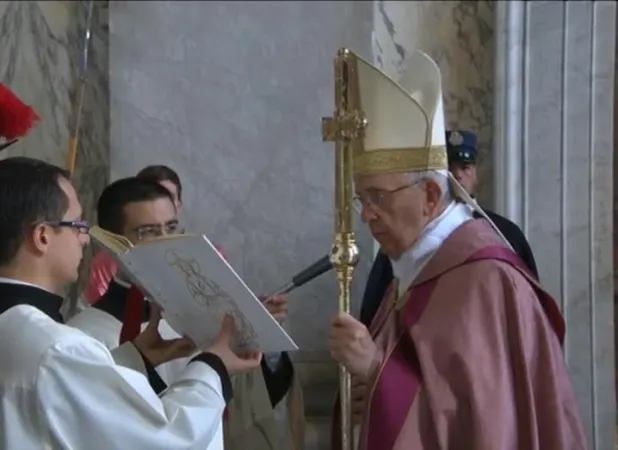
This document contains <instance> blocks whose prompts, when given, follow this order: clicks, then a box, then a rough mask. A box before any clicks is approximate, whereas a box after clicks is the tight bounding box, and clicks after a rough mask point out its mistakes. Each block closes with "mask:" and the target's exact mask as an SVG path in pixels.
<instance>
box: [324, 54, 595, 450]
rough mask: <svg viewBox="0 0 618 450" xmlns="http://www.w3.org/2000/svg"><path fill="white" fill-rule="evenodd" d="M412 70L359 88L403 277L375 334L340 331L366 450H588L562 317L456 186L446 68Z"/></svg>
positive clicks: (373, 224) (373, 190) (383, 307)
mask: <svg viewBox="0 0 618 450" xmlns="http://www.w3.org/2000/svg"><path fill="white" fill-rule="evenodd" d="M409 56H410V58H409V67H408V70H407V71H406V73H404V74H402V76H401V78H400V83H399V84H396V83H394V82H393V81H392V80H391V79H389V78H388V77H387V76H386V75H385V74H384V73H382V72H380V71H379V70H378V69H376V68H374V67H371V66H370V65H369V64H368V63H366V62H365V61H363V60H361V59H360V58H356V59H354V60H353V61H354V62H355V63H356V65H353V67H355V70H354V71H352V75H351V77H354V76H356V77H357V79H355V80H354V78H353V79H352V81H351V83H352V84H353V85H356V86H359V92H358V95H359V96H360V97H359V98H357V100H358V104H360V105H362V110H363V113H364V118H365V119H366V120H367V123H368V124H369V126H367V127H366V128H365V130H364V135H363V137H362V139H363V145H362V146H360V145H359V146H358V147H357V148H356V153H355V154H354V161H353V167H352V168H351V170H352V172H353V176H354V185H355V186H354V188H355V191H356V193H357V195H358V198H359V200H360V202H361V205H362V210H361V219H362V220H363V222H364V223H365V224H366V225H367V227H368V228H369V230H370V232H371V234H372V236H373V237H374V238H375V239H376V240H377V241H378V242H379V244H380V248H381V249H382V251H383V253H384V254H385V255H387V257H388V258H389V260H390V262H391V267H392V271H393V279H392V281H391V283H390V284H389V286H388V288H387V290H386V293H385V294H384V296H383V298H382V299H380V301H379V309H378V311H377V313H375V315H374V317H373V320H372V322H371V324H370V325H366V324H363V323H362V322H360V321H358V320H357V319H356V318H354V317H352V316H351V315H349V314H345V313H341V312H340V313H338V314H337V315H336V316H335V317H334V318H333V320H332V323H331V329H330V336H329V344H330V345H329V346H330V351H331V354H332V355H333V358H334V359H335V360H336V361H337V362H339V363H340V364H342V365H343V366H344V367H345V368H346V369H347V370H348V371H349V372H350V373H351V374H352V376H353V377H354V378H355V379H357V380H358V381H359V382H360V383H364V384H365V385H366V388H365V394H366V395H365V396H364V401H363V406H364V407H363V410H362V418H361V420H360V421H358V423H359V424H360V430H359V431H360V433H359V436H360V437H361V439H360V448H362V449H364V450H408V449H414V448H426V449H429V448H432V449H434V448H466V449H506V448H510V449H514V448H521V449H524V448H525V449H529V450H562V449H566V448H570V449H575V448H577V449H582V450H583V449H585V448H586V442H585V433H584V431H583V427H582V422H581V420H580V418H579V411H578V406H577V402H576V399H575V394H574V392H573V388H572V385H571V381H570V379H569V374H568V370H567V367H566V364H565V360H564V354H563V351H562V344H563V342H564V335H565V323H564V319H563V318H562V316H561V313H560V310H559V308H558V306H557V303H556V301H555V300H554V299H553V298H552V297H551V296H550V295H549V294H548V293H547V292H545V291H544V289H543V287H542V286H541V285H540V284H539V282H538V280H537V279H536V277H535V276H534V275H532V274H531V273H530V270H529V268H527V267H526V266H525V264H524V263H523V262H522V261H521V258H519V257H518V256H517V254H516V253H515V252H513V251H512V249H511V248H510V246H509V244H508V242H507V241H506V239H505V238H504V236H503V235H502V233H500V232H499V230H498V228H497V227H496V226H495V224H493V223H492V222H491V221H490V220H487V215H486V214H485V213H484V212H483V211H482V209H480V208H479V207H478V205H477V204H476V202H475V201H474V200H473V199H472V198H471V197H470V194H469V193H467V192H466V191H465V189H464V188H463V187H462V186H461V184H459V182H457V180H456V179H455V177H454V176H453V175H452V174H450V173H449V171H448V169H449V167H448V156H447V148H446V133H445V130H444V116H443V108H442V93H441V89H440V71H439V68H438V66H437V64H436V63H435V62H434V61H433V60H431V58H430V57H429V56H427V55H425V54H424V53H422V52H420V51H417V52H415V53H413V54H411V55H409ZM346 58H347V59H348V60H351V59H352V58H354V54H353V53H351V52H350V53H348V54H347V55H346ZM378 94H379V95H378ZM449 144H451V145H460V144H461V140H455V142H453V141H452V140H451V142H450V143H449ZM473 210H474V211H477V212H478V214H480V215H481V217H483V219H476V218H475V217H474V215H473V213H472V211H473ZM334 417H335V420H337V419H338V417H339V414H338V412H336V413H335V416H334ZM333 430H334V431H335V432H338V431H339V430H341V427H340V426H334V427H333ZM333 437H334V439H333V443H335V446H333V449H334V450H336V449H337V448H339V447H338V446H337V445H336V444H337V443H339V442H341V437H340V436H336V435H335V436H333Z"/></svg>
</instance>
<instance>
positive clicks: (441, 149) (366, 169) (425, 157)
mask: <svg viewBox="0 0 618 450" xmlns="http://www.w3.org/2000/svg"><path fill="white" fill-rule="evenodd" d="M353 165H354V174H355V175H373V174H380V173H396V172H424V171H427V170H448V160H447V154H446V147H445V146H435V147H410V148H384V149H378V150H372V151H363V152H358V153H357V154H356V155H355V156H354V161H353Z"/></svg>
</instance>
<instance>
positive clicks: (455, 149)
mask: <svg viewBox="0 0 618 450" xmlns="http://www.w3.org/2000/svg"><path fill="white" fill-rule="evenodd" d="M446 142H447V144H446V148H447V152H448V164H449V171H450V172H451V173H452V174H453V175H454V176H455V179H456V180H457V181H458V182H459V183H460V184H461V185H462V186H463V187H464V189H465V190H466V191H467V192H468V193H469V194H470V195H471V196H472V198H475V195H476V186H477V182H478V178H477V170H476V162H477V159H476V157H477V138H476V134H474V133H473V132H472V131H465V130H460V131H447V132H446ZM483 211H485V213H486V214H487V215H488V216H489V219H490V220H491V221H492V222H493V223H494V224H495V225H496V227H498V229H499V230H500V232H501V233H502V234H503V235H504V237H505V238H506V240H507V241H509V244H511V247H513V250H514V251H515V253H517V254H518V255H519V257H520V258H521V259H522V261H523V262H524V263H525V264H526V266H527V267H528V269H530V272H532V274H533V275H534V276H535V277H536V278H537V279H538V278H539V274H538V270H537V267H536V261H535V260H534V255H533V254H532V249H531V248H530V244H529V243H528V240H527V239H526V236H524V233H523V232H522V231H521V229H520V228H519V227H518V226H517V225H516V224H514V223H513V222H511V221H510V220H509V219H507V218H506V217H504V216H501V215H500V214H497V213H495V212H493V211H490V210H488V209H486V208H483ZM479 217H480V215H479V214H478V213H476V214H475V218H477V219H478V218H479Z"/></svg>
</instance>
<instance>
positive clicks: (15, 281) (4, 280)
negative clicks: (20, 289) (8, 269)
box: [0, 277, 50, 292]
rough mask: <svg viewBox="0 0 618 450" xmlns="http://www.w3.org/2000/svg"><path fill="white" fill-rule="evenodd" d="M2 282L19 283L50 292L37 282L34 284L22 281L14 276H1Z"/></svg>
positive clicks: (0, 281) (0, 280)
mask: <svg viewBox="0 0 618 450" xmlns="http://www.w3.org/2000/svg"><path fill="white" fill-rule="evenodd" d="M0 283H5V284H18V285H20V286H30V287H33V288H37V289H41V290H43V291H45V292H50V291H49V290H48V289H45V288H43V287H41V286H38V285H36V284H32V283H28V282H26V281H21V280H15V279H13V278H5V277H0Z"/></svg>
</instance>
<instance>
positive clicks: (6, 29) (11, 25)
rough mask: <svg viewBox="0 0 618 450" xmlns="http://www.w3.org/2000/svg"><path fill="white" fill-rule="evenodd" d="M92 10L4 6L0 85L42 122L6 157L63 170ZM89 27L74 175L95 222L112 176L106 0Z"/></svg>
mask: <svg viewBox="0 0 618 450" xmlns="http://www.w3.org/2000/svg"><path fill="white" fill-rule="evenodd" d="M87 12H88V2H66V1H24V2H17V1H0V49H2V50H1V52H2V58H0V81H1V82H2V83H5V84H6V85H8V86H9V87H10V88H11V89H12V90H13V91H14V92H15V93H16V94H17V95H18V96H19V97H20V98H21V99H22V100H24V102H26V103H28V104H30V105H32V106H33V107H34V109H35V110H36V111H37V113H38V114H39V116H40V117H41V123H40V124H39V125H38V126H37V127H36V128H35V129H34V130H33V131H32V133H31V134H30V135H29V136H28V137H27V138H25V139H23V140H22V141H21V142H19V143H17V144H15V145H13V146H11V147H10V148H9V149H8V150H7V151H5V152H4V153H3V155H2V156H14V155H25V156H31V157H36V158H40V159H43V160H45V161H48V162H51V163H54V164H57V165H59V166H62V167H64V166H65V164H66V157H67V148H68V139H69V127H70V120H72V112H73V111H72V109H73V108H72V100H73V97H74V95H75V90H76V87H77V79H78V73H79V71H78V68H77V64H78V57H79V55H80V52H81V51H82V50H81V48H82V47H83V35H84V30H85V27H86V23H87ZM91 29H92V38H91V45H90V52H89V69H88V72H87V74H86V81H85V83H86V89H85V93H84V103H83V109H82V111H83V113H82V126H81V131H80V134H79V149H78V157H77V164H76V171H75V178H74V182H75V184H76V186H77V189H78V192H79V193H80V196H81V199H82V202H83V204H84V210H85V216H86V218H88V219H93V218H94V204H95V201H96V199H97V198H98V196H99V193H100V192H101V190H102V189H103V188H104V187H105V184H106V183H107V179H108V173H109V168H108V162H109V91H108V42H107V41H108V32H107V2H95V6H94V10H93V19H92V28H91ZM84 267H85V265H84Z"/></svg>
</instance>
